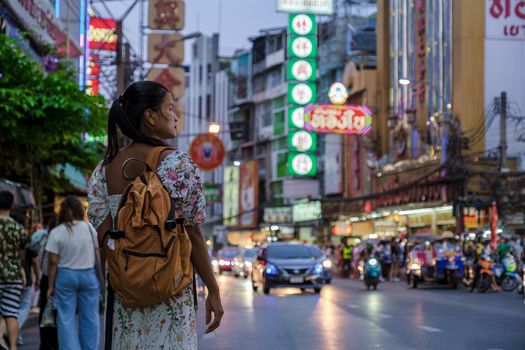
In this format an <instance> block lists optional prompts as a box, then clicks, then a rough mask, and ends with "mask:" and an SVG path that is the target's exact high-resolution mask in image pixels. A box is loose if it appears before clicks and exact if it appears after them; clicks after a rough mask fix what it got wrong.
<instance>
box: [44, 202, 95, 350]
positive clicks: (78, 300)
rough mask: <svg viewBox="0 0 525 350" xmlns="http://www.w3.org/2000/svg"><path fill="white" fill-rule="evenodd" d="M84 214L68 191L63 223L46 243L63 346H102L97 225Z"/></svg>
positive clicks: (84, 349) (88, 349)
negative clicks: (99, 312) (86, 219)
mask: <svg viewBox="0 0 525 350" xmlns="http://www.w3.org/2000/svg"><path fill="white" fill-rule="evenodd" d="M84 217H85V209H84V206H83V205H82V203H81V202H80V200H79V199H78V198H77V197H76V196H73V195H68V196H67V197H66V199H65V200H64V201H63V202H62V203H61V205H60V212H59V214H58V223H59V225H58V226H57V227H55V228H54V229H53V230H51V232H50V234H49V238H48V240H47V244H46V252H47V254H48V257H49V261H48V265H49V266H48V277H49V286H48V291H47V296H48V298H51V297H54V298H55V306H56V309H57V330H58V344H59V345H60V349H82V350H96V349H98V343H99V333H100V331H99V314H98V311H99V309H98V307H97V305H98V303H99V296H100V286H99V281H98V278H97V274H96V271H95V263H96V260H95V259H96V253H95V249H96V248H98V245H97V243H96V242H97V239H96V234H95V229H94V228H92V227H91V224H90V223H88V222H86V221H85V220H84ZM93 244H95V249H94V248H93ZM77 310H78V315H79V323H78V325H77V317H76V313H77Z"/></svg>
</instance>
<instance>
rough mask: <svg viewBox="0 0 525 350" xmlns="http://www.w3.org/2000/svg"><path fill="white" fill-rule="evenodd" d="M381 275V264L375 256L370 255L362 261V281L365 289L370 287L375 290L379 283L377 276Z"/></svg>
mask: <svg viewBox="0 0 525 350" xmlns="http://www.w3.org/2000/svg"><path fill="white" fill-rule="evenodd" d="M380 276H381V264H380V263H379V260H377V258H376V257H375V256H370V257H368V258H367V259H366V260H365V263H364V279H363V280H364V282H365V286H366V290H370V287H372V288H374V290H377V285H378V284H379V277H380Z"/></svg>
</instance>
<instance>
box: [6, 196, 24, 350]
mask: <svg viewBox="0 0 525 350" xmlns="http://www.w3.org/2000/svg"><path fill="white" fill-rule="evenodd" d="M13 202H14V197H13V195H12V194H11V192H8V191H2V192H0V315H1V316H2V318H3V319H4V320H5V323H6V326H7V337H8V341H9V349H10V350H14V349H16V343H17V339H18V332H19V328H18V320H17V317H18V312H19V309H20V295H21V294H22V289H23V287H24V284H25V274H24V271H23V269H22V268H21V261H22V259H21V258H23V254H22V250H23V249H24V247H25V244H26V241H27V236H26V235H25V233H24V228H23V227H22V226H21V225H20V224H18V223H17V222H16V221H15V220H13V219H12V218H11V217H10V216H9V213H10V211H11V208H12V206H13ZM1 341H2V342H3V340H1ZM2 346H4V347H6V346H5V344H2Z"/></svg>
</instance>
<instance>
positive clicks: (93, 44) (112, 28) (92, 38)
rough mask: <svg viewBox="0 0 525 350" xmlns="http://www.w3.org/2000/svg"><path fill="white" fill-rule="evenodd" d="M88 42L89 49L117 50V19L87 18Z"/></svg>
mask: <svg viewBox="0 0 525 350" xmlns="http://www.w3.org/2000/svg"><path fill="white" fill-rule="evenodd" d="M88 42H89V48H90V49H91V50H106V51H116V50H117V21H115V20H114V19H110V18H99V17H92V18H91V19H90V20H89V31H88Z"/></svg>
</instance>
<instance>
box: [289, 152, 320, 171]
mask: <svg viewBox="0 0 525 350" xmlns="http://www.w3.org/2000/svg"><path fill="white" fill-rule="evenodd" d="M288 174H290V175H295V176H315V175H316V174H317V156H315V155H313V154H309V153H295V152H290V153H288Z"/></svg>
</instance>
